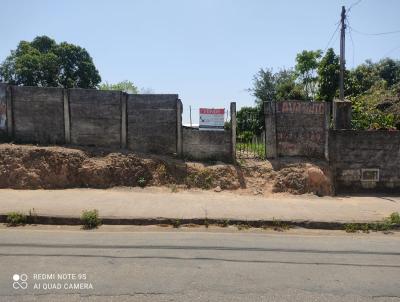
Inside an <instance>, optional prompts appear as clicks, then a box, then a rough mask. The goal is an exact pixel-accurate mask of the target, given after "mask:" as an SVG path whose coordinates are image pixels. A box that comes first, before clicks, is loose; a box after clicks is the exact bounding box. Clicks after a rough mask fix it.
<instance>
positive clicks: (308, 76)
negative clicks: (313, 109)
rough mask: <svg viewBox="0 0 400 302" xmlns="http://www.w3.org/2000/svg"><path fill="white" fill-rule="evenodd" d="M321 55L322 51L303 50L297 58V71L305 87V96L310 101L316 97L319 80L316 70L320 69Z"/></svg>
mask: <svg viewBox="0 0 400 302" xmlns="http://www.w3.org/2000/svg"><path fill="white" fill-rule="evenodd" d="M321 55H322V51H321V50H315V51H313V50H310V51H308V50H303V51H302V52H301V53H299V54H297V56H296V66H295V70H296V72H297V74H298V77H299V79H300V81H301V82H302V83H303V85H304V89H305V94H306V96H307V99H309V100H312V99H314V97H315V93H316V86H317V80H318V78H317V75H316V70H317V68H318V64H319V59H320V58H321Z"/></svg>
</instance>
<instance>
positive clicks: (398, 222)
mask: <svg viewBox="0 0 400 302" xmlns="http://www.w3.org/2000/svg"><path fill="white" fill-rule="evenodd" d="M399 226H400V214H399V213H398V212H393V213H392V214H390V216H389V217H387V218H385V219H383V220H382V221H380V222H374V223H348V224H345V225H344V229H345V231H346V232H348V233H355V232H357V231H362V232H365V233H368V232H369V231H375V232H378V231H383V232H385V231H389V230H392V229H395V228H398V227H399Z"/></svg>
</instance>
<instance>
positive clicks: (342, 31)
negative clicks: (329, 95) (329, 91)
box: [339, 6, 346, 101]
mask: <svg viewBox="0 0 400 302" xmlns="http://www.w3.org/2000/svg"><path fill="white" fill-rule="evenodd" d="M345 20H346V9H345V7H344V6H342V14H341V20H340V23H341V25H342V26H341V29H340V81H339V98H340V100H341V101H344V70H345V66H344V64H345V59H344V57H345V54H344V52H345V35H346V24H345V23H344V21H345Z"/></svg>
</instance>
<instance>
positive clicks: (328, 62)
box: [317, 48, 340, 102]
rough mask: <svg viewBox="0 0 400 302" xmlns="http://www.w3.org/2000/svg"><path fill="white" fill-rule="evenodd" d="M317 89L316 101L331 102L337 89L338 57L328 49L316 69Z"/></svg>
mask: <svg viewBox="0 0 400 302" xmlns="http://www.w3.org/2000/svg"><path fill="white" fill-rule="evenodd" d="M317 71H318V84H319V89H318V92H317V100H319V101H327V102H332V101H333V98H334V97H335V96H336V94H337V91H338V88H339V73H340V65H339V57H338V56H337V55H336V54H335V52H334V50H333V49H332V48H329V49H328V51H327V52H326V54H325V56H324V57H323V58H322V59H321V62H320V63H319V65H318V68H317Z"/></svg>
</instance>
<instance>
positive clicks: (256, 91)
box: [251, 68, 276, 106]
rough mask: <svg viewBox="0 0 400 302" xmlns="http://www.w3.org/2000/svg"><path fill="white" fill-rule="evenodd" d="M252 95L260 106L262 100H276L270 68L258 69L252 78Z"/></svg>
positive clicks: (273, 76)
mask: <svg viewBox="0 0 400 302" xmlns="http://www.w3.org/2000/svg"><path fill="white" fill-rule="evenodd" d="M253 86H254V87H253V89H251V91H252V93H253V95H254V96H255V97H256V103H257V104H258V105H259V106H261V105H262V104H263V102H270V101H275V100H276V80H275V75H274V73H273V72H272V69H265V70H264V69H262V68H261V69H260V70H259V71H258V73H257V74H256V75H255V76H254V78H253Z"/></svg>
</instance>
